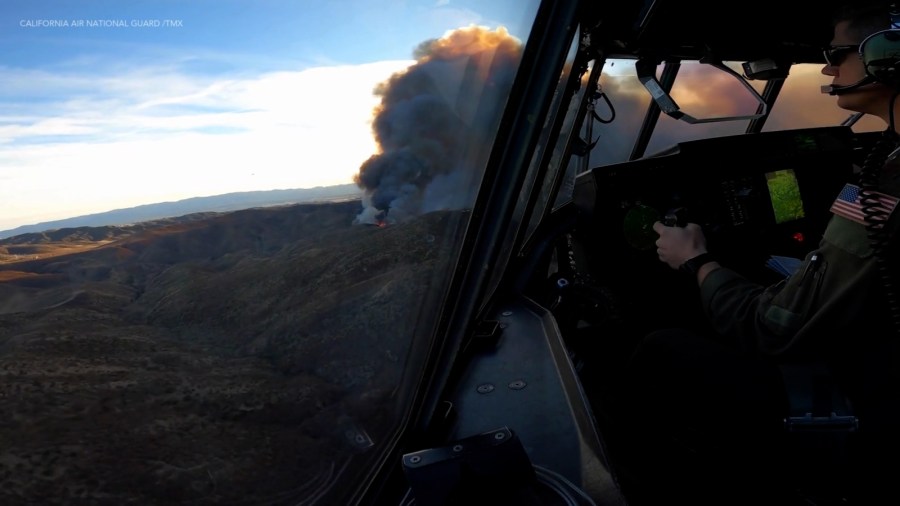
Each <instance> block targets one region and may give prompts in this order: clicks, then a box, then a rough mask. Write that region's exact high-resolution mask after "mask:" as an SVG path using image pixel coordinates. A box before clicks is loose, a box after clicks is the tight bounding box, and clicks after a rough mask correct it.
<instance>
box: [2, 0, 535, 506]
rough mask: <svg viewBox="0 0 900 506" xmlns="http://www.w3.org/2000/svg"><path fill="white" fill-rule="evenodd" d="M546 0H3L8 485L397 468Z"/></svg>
mask: <svg viewBox="0 0 900 506" xmlns="http://www.w3.org/2000/svg"><path fill="white" fill-rule="evenodd" d="M538 3H539V2H538V1H537V0H528V1H526V2H522V1H518V0H502V1H492V2H477V1H474V0H472V1H470V0H461V1H456V0H454V1H453V2H435V1H433V0H428V1H425V0H417V1H410V2H388V1H369V0H352V1H349V2H318V3H313V2H290V1H274V2H256V1H253V0H192V1H189V2H93V1H86V0H85V1H80V0H74V1H64V2H60V1H58V0H11V1H6V2H5V3H4V7H3V10H2V12H0V25H2V26H3V29H0V165H3V166H4V167H9V168H11V169H12V170H7V171H4V172H3V173H0V209H2V212H0V377H2V378H3V381H2V382H0V412H2V413H3V418H4V420H3V422H2V423H0V441H3V445H2V449H0V483H2V484H3V486H2V487H0V502H2V503H4V504H42V503H48V502H55V501H62V502H65V503H69V504H169V505H178V504H191V505H203V504H272V505H274V504H302V505H313V504H352V503H353V501H354V500H355V499H357V498H358V497H359V495H360V493H361V490H363V489H364V488H365V487H366V486H367V483H368V481H369V480H370V478H371V475H372V473H373V472H374V471H376V470H378V469H380V468H381V466H383V465H388V466H390V465H396V463H395V462H388V463H385V462H384V459H385V458H386V457H385V456H386V455H387V452H388V450H390V449H391V446H392V444H394V442H395V441H396V439H397V434H398V432H399V431H400V430H402V429H403V428H404V425H405V423H406V422H407V420H408V417H409V413H410V409H411V399H412V394H413V392H414V391H415V389H416V387H417V382H418V380H419V379H420V378H421V377H422V374H423V368H424V367H425V363H426V357H427V354H428V352H429V350H430V349H432V347H433V345H434V339H435V336H437V335H438V334H437V332H436V327H437V322H438V318H439V317H440V316H441V309H442V302H443V299H444V297H445V295H446V293H447V291H448V286H449V284H450V281H451V279H452V277H453V275H454V269H455V268H456V260H457V255H458V252H459V250H460V246H461V244H462V240H463V237H464V232H465V227H466V224H467V223H468V217H469V214H470V213H469V211H470V208H471V206H472V205H473V202H474V197H475V193H476V192H477V190H478V188H479V185H480V184H481V180H482V176H483V174H484V171H485V167H486V164H487V159H488V155H489V154H490V150H491V147H492V140H493V138H494V136H495V134H496V131H497V129H498V127H499V123H500V117H501V115H502V113H503V109H504V106H505V104H506V101H507V98H508V95H509V92H510V89H511V86H512V81H513V78H514V76H515V75H516V71H517V69H518V65H519V61H520V58H521V55H522V49H523V45H524V42H525V41H526V40H527V38H528V36H529V33H530V30H531V26H532V23H533V22H534V18H535V13H536V11H537V6H538Z"/></svg>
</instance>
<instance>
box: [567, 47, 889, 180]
mask: <svg viewBox="0 0 900 506" xmlns="http://www.w3.org/2000/svg"><path fill="white" fill-rule="evenodd" d="M726 65H728V67H730V68H732V70H734V71H735V72H740V69H741V66H740V64H739V63H734V62H726ZM659 68H660V71H661V69H662V66H660V67H659ZM821 70H822V66H821V65H811V64H802V65H794V66H793V67H792V68H791V70H790V74H789V75H788V77H787V78H786V79H785V81H784V84H783V88H782V89H781V92H780V95H779V98H778V99H777V100H776V102H775V105H774V106H773V107H772V109H771V110H770V111H769V117H768V119H767V121H766V123H765V124H764V126H763V131H771V130H783V129H794V128H810V127H820V126H829V125H839V124H841V122H843V121H844V120H846V119H847V118H848V116H849V113H848V112H847V111H846V110H843V109H840V108H839V107H837V104H836V101H835V99H834V97H832V96H829V95H826V94H821V93H818V91H817V90H818V89H819V88H820V87H821V86H822V85H824V84H828V83H829V82H830V79H831V78H830V77H828V76H824V75H822V73H821ZM660 71H658V73H659V72H660ZM747 82H748V83H749V84H750V85H751V86H753V87H754V89H755V90H756V91H757V93H762V91H763V85H764V84H765V81H753V80H750V81H747ZM600 85H601V89H602V90H603V91H604V92H605V93H606V94H607V96H608V97H610V107H612V108H614V110H615V111H616V113H617V116H616V117H617V120H616V121H613V122H611V123H602V122H599V121H594V122H590V121H589V120H586V122H587V123H591V124H589V125H586V126H585V128H587V126H590V127H592V128H593V132H594V134H595V138H594V139H593V140H596V141H597V143H596V145H595V146H594V148H593V150H592V151H591V155H590V157H591V158H590V160H591V166H592V167H596V166H598V165H606V164H611V163H618V162H623V161H626V160H628V159H629V157H630V156H631V155H632V149H633V147H634V145H635V142H636V141H637V139H638V135H639V131H640V128H641V124H642V121H643V120H644V111H646V110H647V108H648V106H649V105H650V103H651V96H650V93H649V92H648V91H647V90H646V89H645V88H644V87H643V85H642V84H641V83H640V81H639V79H638V76H637V72H636V70H635V64H634V61H629V60H610V61H609V62H607V63H606V66H605V67H604V73H603V75H602V76H601V78H600ZM811 90H812V91H811ZM670 94H671V96H672V98H673V99H674V100H675V102H676V103H677V104H678V105H679V107H680V109H681V110H682V111H683V112H684V113H686V114H689V115H691V116H693V117H695V118H698V119H709V118H722V117H731V116H747V115H753V114H754V113H755V112H756V107H757V106H758V102H757V100H756V99H755V98H754V97H753V95H752V94H751V93H750V92H749V91H748V90H747V89H745V88H744V87H742V85H741V84H740V83H739V82H738V81H737V79H735V78H734V76H732V75H728V74H727V73H725V72H723V71H721V70H720V69H717V68H715V67H713V66H711V65H707V64H700V63H697V62H683V63H682V64H681V67H680V69H679V70H678V74H677V76H676V78H675V80H674V84H673V86H672V90H671V92H670ZM748 124H749V120H748V119H740V120H733V121H714V122H709V123H696V124H689V123H687V122H685V121H682V120H678V119H674V118H672V117H670V116H668V115H666V114H661V115H660V117H659V121H658V123H657V125H656V128H655V129H654V131H653V135H652V136H651V137H650V139H649V142H648V144H647V148H646V150H645V154H646V155H652V154H654V153H659V152H661V151H664V150H666V149H667V148H670V147H672V146H673V145H675V144H676V143H679V142H686V141H690V140H696V139H703V138H707V137H718V136H724V135H737V134H741V133H744V132H745V131H746V129H747V126H748ZM853 128H854V130H855V131H861V132H862V131H872V130H878V129H881V128H883V124H882V122H881V121H880V120H878V119H877V118H871V117H864V118H862V119H861V120H859V121H858V122H857V123H856V124H854V126H853Z"/></svg>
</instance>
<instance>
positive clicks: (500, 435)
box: [494, 432, 506, 440]
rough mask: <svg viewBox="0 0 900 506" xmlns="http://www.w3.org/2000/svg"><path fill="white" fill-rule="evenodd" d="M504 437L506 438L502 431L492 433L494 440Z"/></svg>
mask: <svg viewBox="0 0 900 506" xmlns="http://www.w3.org/2000/svg"><path fill="white" fill-rule="evenodd" d="M504 438H506V435H505V434H504V433H502V432H498V433H496V434H494V439H496V440H500V439H504Z"/></svg>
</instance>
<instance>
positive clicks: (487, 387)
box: [475, 383, 494, 394]
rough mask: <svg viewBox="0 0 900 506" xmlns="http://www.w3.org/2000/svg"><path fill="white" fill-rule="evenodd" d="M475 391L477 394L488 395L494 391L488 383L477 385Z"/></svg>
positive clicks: (492, 386)
mask: <svg viewBox="0 0 900 506" xmlns="http://www.w3.org/2000/svg"><path fill="white" fill-rule="evenodd" d="M475 390H477V391H478V393H480V394H486V393H490V392H493V391H494V385H491V384H490V383H485V384H483V385H478V388H476V389H475Z"/></svg>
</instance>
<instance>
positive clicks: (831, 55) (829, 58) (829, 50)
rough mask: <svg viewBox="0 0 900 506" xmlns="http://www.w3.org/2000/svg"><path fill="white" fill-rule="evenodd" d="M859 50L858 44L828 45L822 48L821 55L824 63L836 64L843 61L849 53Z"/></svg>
mask: <svg viewBox="0 0 900 506" xmlns="http://www.w3.org/2000/svg"><path fill="white" fill-rule="evenodd" d="M858 51H859V44H850V45H846V46H828V47H826V48H825V49H823V50H822V55H823V56H825V63H827V64H828V65H830V66H833V67H835V66H838V65H840V64H841V63H844V60H846V59H847V56H849V55H850V53H856V52H858Z"/></svg>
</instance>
